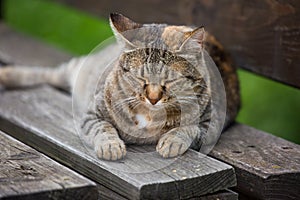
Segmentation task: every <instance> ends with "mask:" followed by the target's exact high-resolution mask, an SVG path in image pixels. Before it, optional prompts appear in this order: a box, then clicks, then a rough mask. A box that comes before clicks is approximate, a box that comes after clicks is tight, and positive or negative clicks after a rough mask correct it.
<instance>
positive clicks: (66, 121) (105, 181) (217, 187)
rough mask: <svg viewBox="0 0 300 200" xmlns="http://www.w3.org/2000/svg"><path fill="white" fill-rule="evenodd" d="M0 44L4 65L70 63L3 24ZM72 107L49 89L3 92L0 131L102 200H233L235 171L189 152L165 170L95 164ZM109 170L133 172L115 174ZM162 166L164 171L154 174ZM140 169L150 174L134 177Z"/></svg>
mask: <svg viewBox="0 0 300 200" xmlns="http://www.w3.org/2000/svg"><path fill="white" fill-rule="evenodd" d="M0 43H1V47H0V52H1V53H0V60H1V62H2V63H19V64H20V63H21V64H25V65H30V63H35V64H39V65H47V66H48V65H55V64H57V63H60V62H62V61H63V60H66V59H69V57H70V56H69V55H66V54H64V53H62V52H59V51H57V50H55V49H53V48H51V47H47V46H45V45H44V44H42V43H41V42H38V41H36V40H33V39H30V38H28V37H26V36H23V35H21V34H17V33H15V32H13V31H12V30H10V29H9V28H8V27H7V26H6V25H4V24H0ZM37 54H38V55H37ZM71 105H72V102H71V96H70V95H67V94H65V93H62V92H61V91H58V90H56V89H54V88H51V87H49V86H44V87H37V88H31V89H25V90H12V91H1V95H0V128H1V129H2V130H4V131H5V132H7V133H8V134H10V135H12V136H13V137H15V138H17V139H18V140H20V141H22V142H24V143H26V144H28V145H30V146H32V147H34V148H36V149H37V150H38V151H40V152H42V153H44V154H46V155H48V156H50V157H52V158H54V159H55V160H57V161H59V162H61V163H63V164H65V165H66V166H68V167H70V168H72V169H74V170H76V171H78V172H80V173H81V174H83V175H85V176H86V177H88V178H90V179H92V180H93V181H95V182H96V183H97V184H98V193H99V194H100V198H107V199H127V198H128V199H157V198H159V199H169V198H171V199H192V198H197V199H217V198H219V199H237V194H236V193H235V192H232V191H229V190H226V189H227V188H229V187H233V186H235V185H236V177H235V173H234V169H233V168H232V167H231V166H229V165H227V164H225V163H222V162H220V161H217V160H215V159H213V158H210V157H203V156H202V155H201V154H200V153H198V152H195V151H192V150H190V151H189V152H188V153H187V154H185V156H182V157H180V158H178V159H174V162H173V163H171V164H170V165H166V166H164V163H165V161H166V160H165V159H163V158H160V157H158V156H157V158H154V157H153V158H151V157H150V160H146V159H143V158H140V160H139V163H136V162H134V158H133V157H130V155H128V156H127V157H126V159H125V160H122V161H120V162H107V161H102V160H98V159H95V158H93V157H92V156H90V155H89V154H88V153H87V151H86V149H85V148H84V146H83V145H82V142H81V140H80V139H79V137H78V136H77V135H76V133H75V130H74V125H73V121H72V107H71ZM149 148H150V149H151V148H154V147H148V146H144V147H137V146H132V147H129V148H128V151H129V152H144V151H147V150H148V149H149ZM151 159H152V160H151ZM151 164H152V165H151ZM111 165H119V167H120V166H121V167H122V168H125V169H129V170H130V169H131V170H132V171H131V172H126V171H125V172H124V171H119V170H115V169H112V168H111V167H110V166H111ZM160 165H161V166H163V168H160V169H158V170H157V169H156V166H160ZM138 167H139V168H148V170H149V171H150V172H147V173H133V172H134V169H136V168H138ZM0 185H1V183H0ZM37 189H38V188H37ZM20 190H22V188H20ZM0 191H1V190H0ZM203 195H204V196H203ZM78 199H81V197H80V196H78Z"/></svg>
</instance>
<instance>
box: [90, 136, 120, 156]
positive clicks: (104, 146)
mask: <svg viewBox="0 0 300 200" xmlns="http://www.w3.org/2000/svg"><path fill="white" fill-rule="evenodd" d="M95 150H96V153H97V156H98V158H100V159H104V160H119V159H122V158H124V157H125V155H126V147H125V144H124V142H123V141H122V140H120V139H119V140H107V141H102V142H101V143H99V144H97V145H96V147H95Z"/></svg>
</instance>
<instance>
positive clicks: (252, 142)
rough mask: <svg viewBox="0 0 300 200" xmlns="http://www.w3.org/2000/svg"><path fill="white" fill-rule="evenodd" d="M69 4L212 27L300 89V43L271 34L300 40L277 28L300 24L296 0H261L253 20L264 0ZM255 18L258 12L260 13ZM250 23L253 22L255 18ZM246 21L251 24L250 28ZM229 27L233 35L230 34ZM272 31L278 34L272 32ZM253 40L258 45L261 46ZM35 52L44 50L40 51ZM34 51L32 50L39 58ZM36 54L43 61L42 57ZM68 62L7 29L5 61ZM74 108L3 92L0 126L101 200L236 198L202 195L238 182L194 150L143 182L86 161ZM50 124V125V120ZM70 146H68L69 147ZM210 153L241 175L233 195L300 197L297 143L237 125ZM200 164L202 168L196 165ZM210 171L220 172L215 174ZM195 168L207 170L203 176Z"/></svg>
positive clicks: (238, 51)
mask: <svg viewBox="0 0 300 200" xmlns="http://www.w3.org/2000/svg"><path fill="white" fill-rule="evenodd" d="M61 1H62V0H61ZM64 2H67V3H72V5H73V6H77V7H80V8H81V9H86V10H88V11H91V12H93V13H97V14H99V13H100V14H101V15H103V14H104V15H107V11H109V12H111V11H118V12H121V13H124V14H127V15H129V16H132V17H133V18H136V19H140V21H145V22H153V21H157V22H159V21H161V22H169V23H184V24H192V23H193V24H199V25H203V24H204V25H207V27H209V28H211V32H214V33H216V35H217V36H218V38H220V39H221V41H222V42H223V43H224V44H225V45H226V46H228V47H229V50H231V52H232V54H233V56H234V59H235V60H236V61H237V63H238V64H239V66H241V67H243V68H245V69H249V70H251V71H254V72H256V73H258V74H261V75H265V76H267V77H270V78H273V79H275V80H279V81H282V82H285V83H287V84H289V85H294V86H296V87H300V69H299V68H297V67H296V66H297V64H299V63H300V62H299V57H298V55H299V53H300V51H299V46H297V44H298V43H296V44H295V43H293V42H289V43H284V45H283V46H282V44H280V43H279V42H280V40H273V39H274V38H273V37H277V35H276V34H278V35H279V36H278V37H279V38H283V39H286V40H290V38H289V37H290V35H294V36H295V37H296V40H295V41H299V37H300V36H299V34H296V33H297V31H299V27H294V28H289V27H288V28H284V27H283V26H281V24H276V23H282V24H286V25H287V26H288V25H289V21H288V19H289V18H288V16H289V13H292V14H293V17H294V18H295V19H294V18H293V20H294V22H295V21H296V19H298V21H300V20H299V13H298V12H296V11H295V10H296V8H300V6H299V5H298V3H295V2H294V3H291V1H286V3H284V4H283V3H278V2H277V1H272V0H270V1H267V0H266V1H263V2H262V5H263V6H261V7H260V8H261V9H262V10H263V11H264V13H266V14H261V15H259V16H260V18H258V17H255V16H252V14H253V12H250V11H251V10H250V11H249V10H248V9H254V8H256V7H255V5H260V3H259V2H257V3H253V4H251V5H248V4H246V3H245V1H235V2H234V3H232V2H231V1H224V2H223V3H220V4H218V5H214V4H213V2H212V3H209V2H210V1H179V0H176V1H170V0H167V1H150V0H145V1H137V0H129V1H126V3H125V2H123V1H117V2H118V3H116V2H115V3H114V4H111V3H110V2H109V1H101V2H100V3H99V5H98V2H96V1H92V0H90V2H89V0H87V1H85V2H84V3H83V2H82V1H79V0H74V1H72V2H71V1H66V0H65V1H64ZM91 2H92V3H91ZM90 5H93V6H90ZM137 8H138V9H137ZM149 8H156V9H152V10H151V9H149ZM158 8H159V9H158ZM241 8H243V9H244V11H245V13H244V14H243V15H245V16H244V18H243V19H239V18H237V19H235V16H234V14H236V15H241V14H240V13H236V12H238V11H240V10H241ZM229 11H230V12H231V13H233V16H232V17H228V13H230V12H229ZM246 11H249V12H246ZM275 11H276V12H275ZM153 12H154V13H153ZM277 12H279V14H278V13H277ZM147 13H148V14H147ZM150 13H151V14H150ZM210 13H212V14H210ZM254 13H255V14H256V12H254ZM262 13H263V12H262ZM226 17H227V18H226ZM261 17H265V18H267V19H268V20H266V21H267V22H268V23H269V24H263V23H262V22H260V21H259V20H260V19H261ZM276 17H277V18H276ZM281 17H282V18H283V19H281ZM199 19H201V20H202V21H199ZM245 19H249V21H247V20H245ZM276 19H281V20H276ZM213 20H214V21H213ZM238 20H241V21H238ZM212 21H213V23H212ZM254 22H256V23H257V27H258V28H256V29H253V30H250V31H249V32H248V29H247V28H248V27H249V24H250V25H251V24H253V23H254ZM247 23H249V24H248V26H247ZM232 24H235V27H233V29H232V30H231V31H228V27H232V26H231V25H232ZM271 25H272V26H271ZM274 27H277V28H274ZM272 28H274V29H272ZM224 30H226V31H228V32H225V33H224ZM255 31H261V33H262V34H266V41H263V40H262V39H261V38H260V36H259V34H256V32H255ZM272 31H273V32H272ZM237 33H239V34H237ZM270 33H272V34H274V35H270ZM233 36H234V37H233ZM268 36H269V37H271V36H273V37H271V38H272V42H273V43H272V44H273V45H274V49H271V50H270V49H268V48H267V49H265V48H262V49H261V51H264V52H261V51H257V49H256V48H257V47H259V45H260V43H261V45H263V44H268V43H267V42H268V41H267V40H268ZM294 39H295V38H293V40H292V41H294ZM252 41H257V43H253V42H252ZM255 44H257V45H258V46H255ZM290 45H296V50H295V48H294V49H293V52H290V51H291V46H290ZM292 47H294V46H292ZM36 49H39V50H38V51H36ZM282 49H287V50H286V51H287V53H282V52H280V51H279V50H282ZM294 51H296V53H295V52H294ZM30 52H34V54H32V53H30ZM45 52H47V53H45ZM37 53H38V54H39V56H36V54H37ZM259 53H262V54H261V55H260V54H259ZM297 53H298V54H297ZM274 55H276V56H278V57H276V59H275V60H272V59H267V58H273V56H274ZM68 58H69V56H68V55H66V54H64V53H62V52H58V53H57V50H54V49H52V48H48V47H45V46H44V45H42V44H40V43H39V42H36V41H34V40H31V39H28V38H26V37H24V36H22V35H19V34H16V33H14V32H12V31H11V30H10V29H8V28H7V27H6V26H5V25H3V24H1V28H0V61H1V62H3V63H21V64H28V65H31V64H37V63H38V64H43V65H49V64H57V63H59V62H61V61H64V60H66V59H68ZM285 66H289V67H288V68H287V67H285ZM49 96H51V98H52V100H51V101H49V99H48V98H49ZM41 106H43V108H45V109H48V110H50V111H51V112H50V113H49V112H48V113H47V112H42V111H41V112H38V113H37V112H36V110H37V109H38V108H40V107H41ZM69 107H70V97H68V96H67V95H66V94H63V93H61V92H59V91H57V90H54V89H53V88H50V87H47V86H44V87H42V88H35V89H30V90H26V91H9V92H3V93H2V94H1V95H0V129H2V130H5V131H6V132H7V133H9V134H11V135H12V136H14V137H16V138H18V139H19V140H21V141H23V142H24V143H27V144H30V145H31V146H33V147H34V148H36V149H38V150H39V151H41V152H43V153H44V154H47V155H49V156H51V157H52V158H54V159H56V160H58V161H60V162H62V163H63V164H65V165H67V166H68V167H70V168H72V169H74V170H76V171H79V172H80V173H82V174H84V175H85V176H87V177H89V178H90V179H93V180H94V181H95V182H97V184H98V191H99V193H100V195H101V197H103V198H107V199H112V198H113V199H125V198H156V197H160V198H172V197H173V198H183V199H184V198H185V199H187V198H199V199H201V198H202V199H236V198H237V194H236V193H233V192H230V191H228V190H227V191H221V192H219V193H215V194H212V195H206V196H202V197H200V196H201V195H204V194H207V193H210V192H214V191H218V190H223V189H225V188H228V187H230V186H233V185H235V179H234V176H233V170H232V168H230V166H228V165H226V164H222V163H220V162H217V161H216V160H214V159H211V158H209V157H206V158H205V159H197V157H198V154H197V152H194V151H189V152H188V153H187V154H186V155H185V156H183V157H181V158H180V161H181V162H180V164H178V163H177V164H176V163H175V164H174V166H171V167H167V168H165V169H163V170H161V171H159V172H155V173H151V174H150V175H149V174H148V175H142V177H139V175H132V174H126V173H125V174H124V173H120V172H115V171H111V170H110V169H107V168H105V162H102V161H97V160H93V159H92V158H89V157H87V156H86V154H85V153H84V149H80V148H79V149H80V150H79V149H78V147H80V145H79V144H78V142H79V141H78V138H77V139H76V135H74V134H73V130H72V128H71V127H72V122H71V120H70V118H71V115H70V109H68V108H69ZM43 110H44V109H43ZM33 111H35V112H33ZM28 113H31V114H30V115H29V114H28ZM54 117H56V118H58V119H60V124H57V123H56V121H55V119H54ZM46 120H47V123H44V121H46ZM41 122H43V123H41ZM62 122H63V123H62ZM61 124H64V126H62V125H61ZM70 138H71V140H70ZM65 141H70V142H69V143H66V142H65ZM130 150H132V151H143V148H135V147H132V148H131V149H130ZM210 155H211V156H212V157H215V158H217V159H219V160H221V161H223V162H225V163H228V164H230V165H232V166H233V167H234V169H235V173H236V176H237V186H236V187H235V188H234V190H235V191H237V192H238V193H239V195H240V197H242V198H245V199H248V198H259V199H298V198H300V146H299V145H297V144H293V143H291V142H288V141H286V140H284V139H281V138H278V137H275V136H272V135H270V134H268V133H264V132H262V131H259V130H256V129H254V128H251V127H248V126H246V125H242V124H235V125H233V126H232V127H231V128H229V129H228V130H227V131H226V132H225V133H223V135H222V136H221V139H220V141H219V143H218V144H217V145H216V147H215V148H214V149H213V151H212V152H211V153H210ZM145 162H146V161H145ZM215 165H219V166H218V167H217V166H215ZM195 166H197V167H196V168H193V167H195ZM199 166H200V168H199ZM208 166H215V167H214V168H213V169H209V167H208ZM183 169H185V170H183ZM196 169H201V170H200V172H199V171H197V170H196ZM202 170H203V171H202ZM174 172H176V174H174ZM191 172H192V173H191ZM205 172H206V173H209V176H208V177H209V178H208V179H207V178H205V176H204V174H205ZM0 184H1V183H0ZM203 187H204V188H203Z"/></svg>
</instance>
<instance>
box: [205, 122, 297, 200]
mask: <svg viewBox="0 0 300 200" xmlns="http://www.w3.org/2000/svg"><path fill="white" fill-rule="evenodd" d="M211 155H212V156H213V157H215V158H217V159H219V160H221V161H224V162H227V163H229V164H230V165H233V166H234V167H235V170H236V174H237V180H238V185H237V190H238V191H239V192H242V193H244V194H247V195H250V196H253V197H256V198H260V199H300V145H297V144H294V143H291V142H289V141H286V140H284V139H281V138H278V137H275V136H273V135H270V134H268V133H264V132H262V131H259V130H256V129H254V128H251V127H248V126H245V125H241V124H236V125H234V126H232V127H231V128H230V129H229V130H228V131H226V132H225V133H223V134H222V135H221V139H220V141H219V143H218V144H217V145H216V146H215V148H214V149H213V151H212V152H211Z"/></svg>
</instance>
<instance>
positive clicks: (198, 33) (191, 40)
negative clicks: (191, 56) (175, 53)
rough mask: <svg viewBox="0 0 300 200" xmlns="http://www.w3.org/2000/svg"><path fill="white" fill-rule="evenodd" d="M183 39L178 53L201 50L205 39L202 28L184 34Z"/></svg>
mask: <svg viewBox="0 0 300 200" xmlns="http://www.w3.org/2000/svg"><path fill="white" fill-rule="evenodd" d="M184 38H185V39H184V41H183V43H182V44H181V46H180V48H179V51H185V50H188V51H190V50H202V49H203V43H204V39H205V30H204V27H198V28H196V29H194V30H192V31H189V32H185V33H184Z"/></svg>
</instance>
